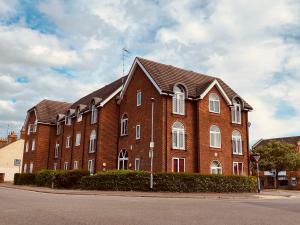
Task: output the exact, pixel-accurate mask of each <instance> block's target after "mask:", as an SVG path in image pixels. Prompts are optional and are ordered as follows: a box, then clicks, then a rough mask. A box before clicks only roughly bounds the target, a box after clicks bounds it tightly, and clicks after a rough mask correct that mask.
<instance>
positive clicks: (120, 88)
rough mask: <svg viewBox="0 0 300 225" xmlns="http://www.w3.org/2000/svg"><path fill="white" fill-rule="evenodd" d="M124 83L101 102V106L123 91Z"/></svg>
mask: <svg viewBox="0 0 300 225" xmlns="http://www.w3.org/2000/svg"><path fill="white" fill-rule="evenodd" d="M122 88H123V85H122V86H120V87H119V88H118V89H117V90H115V91H114V92H113V93H112V94H111V95H110V96H108V97H107V98H106V99H105V100H104V101H103V102H101V103H100V107H103V106H104V105H105V104H106V103H108V102H109V101H110V100H111V99H112V98H113V97H115V96H116V95H117V94H118V93H120V91H122Z"/></svg>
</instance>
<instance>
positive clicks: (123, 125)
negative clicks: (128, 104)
mask: <svg viewBox="0 0 300 225" xmlns="http://www.w3.org/2000/svg"><path fill="white" fill-rule="evenodd" d="M125 116H126V117H125ZM126 135H128V116H127V115H126V114H124V115H123V116H122V119H121V136H126Z"/></svg>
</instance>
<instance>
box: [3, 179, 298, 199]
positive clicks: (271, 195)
mask: <svg viewBox="0 0 300 225" xmlns="http://www.w3.org/2000/svg"><path fill="white" fill-rule="evenodd" d="M0 187H6V188H13V189H19V190H27V191H33V192H42V193H50V194H65V195H100V196H124V197H156V198H201V199H205V198H209V199H284V198H294V197H299V198H300V191H289V190H266V191H262V192H261V193H260V194H258V193H178V192H175V193H174V192H137V191H90V190H70V189H51V188H47V187H37V186H28V185H13V183H10V182H6V183H0Z"/></svg>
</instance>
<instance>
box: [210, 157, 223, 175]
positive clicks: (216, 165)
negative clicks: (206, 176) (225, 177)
mask: <svg viewBox="0 0 300 225" xmlns="http://www.w3.org/2000/svg"><path fill="white" fill-rule="evenodd" d="M210 173H211V174H222V165H221V163H220V162H219V161H218V160H214V161H212V162H211V163H210Z"/></svg>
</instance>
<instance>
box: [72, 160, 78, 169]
mask: <svg viewBox="0 0 300 225" xmlns="http://www.w3.org/2000/svg"><path fill="white" fill-rule="evenodd" d="M73 169H74V170H77V169H78V161H74V165H73Z"/></svg>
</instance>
